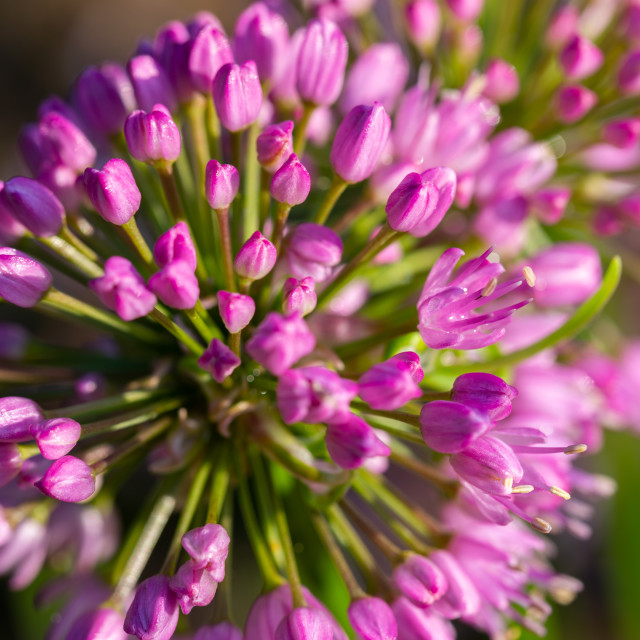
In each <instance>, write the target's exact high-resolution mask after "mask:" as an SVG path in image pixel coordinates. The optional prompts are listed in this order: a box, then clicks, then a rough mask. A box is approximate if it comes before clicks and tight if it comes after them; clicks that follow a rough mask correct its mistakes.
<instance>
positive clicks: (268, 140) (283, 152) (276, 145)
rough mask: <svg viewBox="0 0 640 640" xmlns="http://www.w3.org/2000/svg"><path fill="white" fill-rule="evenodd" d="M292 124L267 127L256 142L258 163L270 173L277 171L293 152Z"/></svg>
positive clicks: (287, 121)
mask: <svg viewBox="0 0 640 640" xmlns="http://www.w3.org/2000/svg"><path fill="white" fill-rule="evenodd" d="M292 132H293V122H292V121H291V120H286V121H285V122H281V123H280V124H272V125H269V126H268V127H267V128H266V129H265V130H264V131H263V132H262V133H261V134H260V135H259V136H258V139H257V140H256V148H257V150H258V162H259V163H260V166H261V167H262V168H263V169H266V170H267V171H269V172H270V173H273V172H275V171H277V170H278V169H279V168H280V167H281V166H282V165H283V164H284V163H285V162H286V160H287V158H288V157H289V156H290V155H291V153H292V152H293V136H292Z"/></svg>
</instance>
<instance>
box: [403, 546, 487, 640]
mask: <svg viewBox="0 0 640 640" xmlns="http://www.w3.org/2000/svg"><path fill="white" fill-rule="evenodd" d="M429 559H430V560H431V561H432V562H433V563H435V564H436V565H437V566H438V568H439V569H440V571H442V573H443V574H444V577H445V578H446V579H447V584H448V587H447V590H446V591H445V593H444V595H443V596H442V598H440V600H438V604H437V605H436V607H435V608H436V609H437V611H438V612H439V613H440V614H441V615H444V616H446V617H447V618H450V619H452V620H453V619H455V618H458V617H459V616H467V615H473V614H474V613H476V612H477V611H478V610H479V609H480V605H481V600H480V594H479V593H478V590H477V589H476V587H475V586H474V583H473V582H472V581H471V579H470V578H469V576H468V575H467V573H466V572H465V570H464V568H463V567H462V566H460V563H459V562H458V560H456V557H455V556H454V555H453V554H452V553H449V552H448V551H444V550H438V551H434V552H432V553H430V554H429ZM396 615H397V614H396ZM445 637H446V636H445ZM453 637H455V636H453Z"/></svg>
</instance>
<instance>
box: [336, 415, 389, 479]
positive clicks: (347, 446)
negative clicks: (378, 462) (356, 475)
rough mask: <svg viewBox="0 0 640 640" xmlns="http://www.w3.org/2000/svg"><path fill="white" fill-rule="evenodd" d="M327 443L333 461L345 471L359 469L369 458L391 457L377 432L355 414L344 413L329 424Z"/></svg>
mask: <svg viewBox="0 0 640 640" xmlns="http://www.w3.org/2000/svg"><path fill="white" fill-rule="evenodd" d="M325 443H326V445H327V450H328V451H329V456H331V459H332V460H333V461H334V462H335V463H336V464H337V465H339V466H341V467H342V468H343V469H357V468H358V467H361V466H362V465H363V464H364V463H365V461H366V460H367V459H368V458H377V457H378V456H389V455H391V449H389V447H388V446H387V445H386V444H385V443H384V442H382V440H380V438H378V436H377V435H376V433H375V431H374V430H373V429H372V428H371V427H370V426H369V425H368V424H367V423H366V422H365V421H364V420H363V419H362V418H360V417H358V416H357V415H355V414H353V413H342V414H341V415H339V416H337V417H336V418H334V419H333V420H331V421H330V422H329V424H328V425H327V433H326V435H325Z"/></svg>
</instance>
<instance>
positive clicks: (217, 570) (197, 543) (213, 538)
mask: <svg viewBox="0 0 640 640" xmlns="http://www.w3.org/2000/svg"><path fill="white" fill-rule="evenodd" d="M230 542H231V539H230V538H229V534H228V533H227V531H226V529H225V528H224V527H223V526H221V525H219V524H205V525H204V526H202V527H198V528H197V529H191V531H187V533H185V534H184V535H183V536H182V547H183V548H184V550H185V551H186V552H187V553H188V554H189V557H190V558H191V561H190V562H191V564H192V565H193V567H194V568H195V569H206V570H207V571H209V572H210V573H211V575H212V576H213V579H214V580H215V581H216V582H222V581H223V580H224V563H225V561H226V559H227V555H228V554H229V543H230Z"/></svg>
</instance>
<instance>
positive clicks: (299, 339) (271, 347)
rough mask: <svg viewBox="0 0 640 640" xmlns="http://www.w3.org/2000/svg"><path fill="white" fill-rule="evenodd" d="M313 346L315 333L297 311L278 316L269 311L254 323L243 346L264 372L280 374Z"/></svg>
mask: <svg viewBox="0 0 640 640" xmlns="http://www.w3.org/2000/svg"><path fill="white" fill-rule="evenodd" d="M315 346H316V339H315V336H314V335H313V333H311V331H310V330H309V327H308V326H307V323H306V322H305V321H304V320H303V319H302V318H301V317H300V316H299V315H298V314H292V315H288V316H281V315H280V314H279V313H275V312H271V313H268V314H267V316H266V318H265V319H264V320H263V321H262V322H261V323H260V325H258V328H257V329H256V332H255V333H254V334H253V336H252V337H251V339H250V340H249V341H248V342H247V345H246V348H247V352H248V353H249V355H250V356H251V357H252V358H254V359H255V360H256V361H257V362H259V363H260V364H261V365H262V366H263V367H264V368H265V369H267V371H269V372H271V373H273V374H274V375H276V376H280V375H282V374H283V373H284V372H285V371H286V370H287V369H289V368H290V367H291V365H293V364H295V363H296V362H297V361H298V360H300V358H302V357H303V356H306V355H308V354H310V353H311V352H312V351H313V350H314V349H315Z"/></svg>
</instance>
